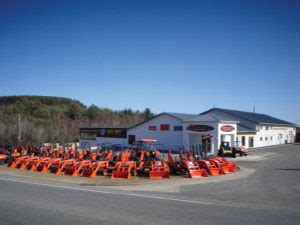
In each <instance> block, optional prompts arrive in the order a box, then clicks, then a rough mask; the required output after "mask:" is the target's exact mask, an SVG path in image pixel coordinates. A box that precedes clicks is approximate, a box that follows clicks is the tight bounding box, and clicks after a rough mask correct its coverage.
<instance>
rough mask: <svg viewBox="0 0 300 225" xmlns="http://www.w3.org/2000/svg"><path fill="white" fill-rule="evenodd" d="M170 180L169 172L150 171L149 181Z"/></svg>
mask: <svg viewBox="0 0 300 225" xmlns="http://www.w3.org/2000/svg"><path fill="white" fill-rule="evenodd" d="M163 178H170V172H169V171H149V179H151V180H152V179H163Z"/></svg>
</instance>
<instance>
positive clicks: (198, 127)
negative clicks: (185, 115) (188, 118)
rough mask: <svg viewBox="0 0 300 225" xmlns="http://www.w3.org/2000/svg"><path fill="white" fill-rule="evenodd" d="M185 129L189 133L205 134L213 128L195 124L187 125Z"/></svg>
mask: <svg viewBox="0 0 300 225" xmlns="http://www.w3.org/2000/svg"><path fill="white" fill-rule="evenodd" d="M186 129H187V130H190V131H197V132H207V131H211V130H213V129H214V128H213V127H212V126H208V125H198V124H195V125H189V126H188V127H187V128H186Z"/></svg>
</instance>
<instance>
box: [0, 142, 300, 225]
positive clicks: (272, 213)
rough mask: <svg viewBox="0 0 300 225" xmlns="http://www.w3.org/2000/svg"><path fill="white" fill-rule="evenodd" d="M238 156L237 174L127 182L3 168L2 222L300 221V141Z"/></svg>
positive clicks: (0, 185)
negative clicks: (112, 183) (49, 175)
mask: <svg viewBox="0 0 300 225" xmlns="http://www.w3.org/2000/svg"><path fill="white" fill-rule="evenodd" d="M233 160H234V161H236V162H237V163H238V165H239V166H240V167H241V171H240V172H239V173H237V174H233V175H226V176H222V177H217V178H214V179H213V178H208V179H206V178H201V180H190V179H183V178H182V179H179V178H174V179H171V180H170V181H158V182H153V183H151V182H148V181H147V182H144V183H141V182H140V181H135V182H133V183H130V182H127V183H125V186H122V185H117V186H110V185H109V184H108V183H105V185H101V182H98V181H97V180H96V181H91V180H88V179H87V178H81V179H75V180H76V182H67V181H64V182H62V180H60V179H57V181H56V180H55V179H46V178H47V177H46V176H47V175H46V176H45V177H43V179H40V178H39V177H34V176H32V175H31V176H29V175H28V174H30V173H27V171H24V173H23V174H21V175H20V174H13V172H12V171H11V170H4V169H3V168H0V201H1V204H0V211H1V217H2V219H1V224H38V223H39V224H45V225H46V224H70V223H72V224H108V223H109V224H181V225H182V224H231V225H232V224H251V225H253V224H285V225H287V224H299V221H300V204H299V203H300V195H299V193H300V174H299V173H300V163H299V162H300V145H285V146H276V147H272V148H265V149H258V150H255V151H253V152H252V153H251V154H250V155H249V156H248V157H245V158H237V159H233ZM28 172H29V171H28ZM35 174H36V173H35ZM27 175H28V176H27ZM35 176H37V175H35ZM52 177H54V176H52ZM68 179H69V178H68ZM82 179H83V180H82ZM97 179H98V178H97ZM99 179H101V178H99ZM77 181H78V182H77ZM102 184H103V183H102Z"/></svg>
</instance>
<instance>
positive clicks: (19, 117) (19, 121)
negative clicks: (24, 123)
mask: <svg viewBox="0 0 300 225" xmlns="http://www.w3.org/2000/svg"><path fill="white" fill-rule="evenodd" d="M21 138H22V137H21V113H19V114H18V145H20V144H21Z"/></svg>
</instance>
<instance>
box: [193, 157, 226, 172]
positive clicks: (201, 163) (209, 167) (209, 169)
mask: <svg viewBox="0 0 300 225" xmlns="http://www.w3.org/2000/svg"><path fill="white" fill-rule="evenodd" d="M198 164H199V166H200V167H201V168H203V169H206V171H207V172H208V174H209V175H211V176H217V175H220V174H224V173H223V172H222V171H221V169H220V168H218V167H216V166H215V165H214V164H212V163H211V162H210V161H208V160H199V161H198Z"/></svg>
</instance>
